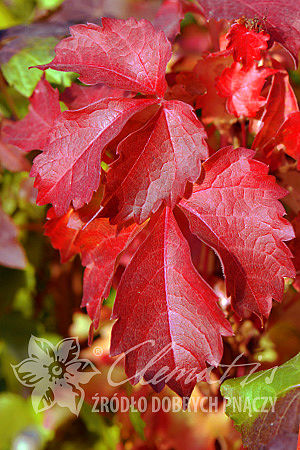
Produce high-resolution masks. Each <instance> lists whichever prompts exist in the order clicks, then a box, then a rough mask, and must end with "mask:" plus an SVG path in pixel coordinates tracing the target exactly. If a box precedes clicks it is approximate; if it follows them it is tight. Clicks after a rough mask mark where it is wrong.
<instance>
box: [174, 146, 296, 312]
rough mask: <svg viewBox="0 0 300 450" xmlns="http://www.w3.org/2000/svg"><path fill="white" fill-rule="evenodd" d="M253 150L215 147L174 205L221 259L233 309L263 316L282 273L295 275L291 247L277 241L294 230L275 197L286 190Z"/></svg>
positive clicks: (277, 290)
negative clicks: (185, 196)
mask: <svg viewBox="0 0 300 450" xmlns="http://www.w3.org/2000/svg"><path fill="white" fill-rule="evenodd" d="M253 155H254V151H252V150H248V149H245V148H240V149H233V148H232V147H226V148H223V149H221V150H219V151H218V152H217V153H215V154H214V155H213V156H212V157H211V158H209V160H207V161H206V162H205V163H204V170H205V177H204V180H203V181H202V183H201V184H200V186H197V185H195V187H194V192H193V194H192V196H191V197H190V198H189V199H188V200H182V201H181V203H180V205H181V208H182V209H183V210H184V212H185V214H186V215H187V217H188V219H189V222H190V226H191V231H192V233H194V234H196V235H197V236H198V237H199V239H201V240H202V241H203V242H205V243H206V244H208V245H209V246H210V247H212V248H213V249H214V250H215V251H216V253H217V254H218V256H219V258H220V259H221V261H222V263H223V267H224V273H225V278H226V285H227V293H228V295H231V298H232V304H233V308H234V309H235V311H236V312H237V314H238V315H239V316H244V315H246V314H248V313H249V311H251V312H254V313H255V314H257V315H258V316H260V317H261V316H265V317H267V316H268V315H269V313H270V309H271V306H272V298H274V299H275V300H277V301H281V299H282V295H283V289H284V282H283V277H294V276H295V271H294V267H293V264H292V262H291V260H290V258H291V253H290V251H289V249H288V248H287V246H286V245H285V244H284V243H283V242H282V241H287V240H290V239H292V238H293V236H294V233H293V229H292V226H291V225H290V224H289V223H288V221H286V220H285V219H283V218H282V216H283V215H284V214H285V210H284V208H283V206H282V205H281V204H280V203H279V202H278V199H279V198H281V197H283V196H284V195H285V193H286V191H285V190H284V189H282V188H280V187H279V186H278V185H277V184H276V183H275V179H274V178H273V177H271V176H268V175H267V172H268V167H267V166H266V165H265V164H263V163H261V162H258V161H255V160H253V159H252V157H253Z"/></svg>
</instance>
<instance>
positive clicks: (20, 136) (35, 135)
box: [2, 78, 61, 152]
mask: <svg viewBox="0 0 300 450" xmlns="http://www.w3.org/2000/svg"><path fill="white" fill-rule="evenodd" d="M60 114H61V111H60V105H59V99H58V91H57V89H53V88H52V87H51V85H50V83H48V81H46V80H45V79H44V78H42V79H41V81H39V83H38V84H37V86H36V88H35V91H34V93H33V94H32V96H31V98H30V106H29V112H28V114H27V116H26V117H25V118H24V119H22V120H19V121H18V122H12V121H9V122H8V121H7V122H6V123H4V125H3V129H2V130H3V139H4V140H5V141H6V142H7V143H8V144H13V145H16V146H17V147H19V148H20V149H22V150H24V151H27V152H28V151H30V150H36V149H39V150H41V149H43V148H44V145H45V143H46V140H47V137H48V133H49V131H50V129H51V128H52V127H53V124H54V121H55V119H56V118H57V117H59V116H60Z"/></svg>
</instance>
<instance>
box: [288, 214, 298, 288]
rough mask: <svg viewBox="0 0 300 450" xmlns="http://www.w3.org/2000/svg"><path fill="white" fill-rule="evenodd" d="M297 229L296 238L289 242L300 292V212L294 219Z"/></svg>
mask: <svg viewBox="0 0 300 450" xmlns="http://www.w3.org/2000/svg"><path fill="white" fill-rule="evenodd" d="M292 224H293V227H294V230H295V239H293V240H292V241H291V242H289V248H290V250H291V252H292V253H293V255H294V258H295V259H294V264H295V268H296V279H295V281H294V284H293V286H294V288H295V289H296V290H297V291H298V292H300V214H298V215H297V216H296V217H295V219H294V220H293V221H292Z"/></svg>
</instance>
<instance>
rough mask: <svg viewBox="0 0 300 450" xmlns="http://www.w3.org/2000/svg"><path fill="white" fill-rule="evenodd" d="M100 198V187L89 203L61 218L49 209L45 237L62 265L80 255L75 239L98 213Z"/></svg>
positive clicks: (101, 192) (52, 209)
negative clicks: (56, 251) (57, 253)
mask: <svg viewBox="0 0 300 450" xmlns="http://www.w3.org/2000/svg"><path fill="white" fill-rule="evenodd" d="M102 197H103V188H102V185H100V188H99V189H98V191H97V192H96V193H95V194H94V195H93V198H92V200H91V201H90V203H89V204H88V205H85V206H83V207H82V208H80V209H78V210H77V211H75V210H74V209H73V208H70V209H69V210H68V212H67V213H66V214H64V215H63V216H57V215H56V213H55V210H54V208H50V209H49V211H48V213H47V222H46V224H45V235H46V236H48V237H49V238H50V241H51V244H52V246H53V247H54V248H56V249H57V250H59V252H60V260H61V262H62V263H65V262H66V261H68V260H69V259H70V258H72V257H73V256H74V255H76V254H77V253H80V248H79V247H78V245H77V243H76V238H77V236H78V235H79V233H81V232H82V231H81V230H82V229H83V227H84V226H86V225H87V224H88V223H89V222H90V221H91V220H92V219H93V217H95V215H96V213H97V212H99V209H100V204H101V200H102Z"/></svg>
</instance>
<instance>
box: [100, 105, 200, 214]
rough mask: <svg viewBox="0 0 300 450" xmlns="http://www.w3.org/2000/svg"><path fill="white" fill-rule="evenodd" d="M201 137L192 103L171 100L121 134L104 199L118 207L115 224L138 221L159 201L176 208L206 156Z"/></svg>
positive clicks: (197, 174)
mask: <svg viewBox="0 0 300 450" xmlns="http://www.w3.org/2000/svg"><path fill="white" fill-rule="evenodd" d="M205 137H206V133H205V131H204V128H203V126H202V124H201V122H199V120H198V119H197V117H196V116H195V114H194V113H193V110H192V107H191V106H189V105H186V104H185V103H182V102H178V101H170V102H164V103H163V106H162V107H161V109H160V111H159V113H158V115H157V116H156V117H154V118H153V119H152V120H150V121H149V122H148V123H147V124H146V126H145V127H144V128H142V129H141V130H138V131H136V132H134V133H132V134H130V135H129V136H128V137H127V138H125V139H124V140H123V141H122V142H121V143H120V144H119V146H118V153H119V154H120V158H119V159H118V160H117V161H116V162H115V163H114V164H113V165H112V166H111V169H110V170H109V172H108V174H107V191H106V199H110V198H113V200H114V201H115V202H117V206H118V213H117V215H116V217H115V218H114V220H113V222H114V223H122V222H123V221H126V220H129V219H134V220H135V221H137V222H138V223H142V222H144V221H145V220H146V219H147V218H148V217H149V215H150V213H151V212H155V211H156V210H157V209H158V208H159V206H160V205H161V203H162V202H165V203H166V204H168V205H169V206H171V207H172V208H174V206H175V204H176V203H177V201H178V199H179V198H181V197H182V196H183V194H184V190H185V187H186V183H187V182H188V181H190V182H194V181H196V180H197V179H198V178H199V175H200V170H201V160H203V159H206V158H207V157H208V150H207V145H206V143H205V141H204V139H205ZM106 199H104V203H105V202H106Z"/></svg>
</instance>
